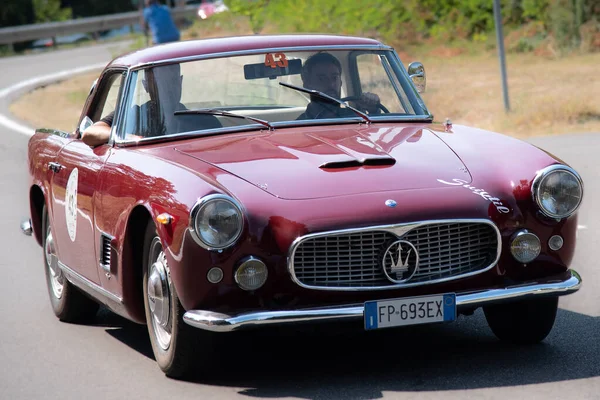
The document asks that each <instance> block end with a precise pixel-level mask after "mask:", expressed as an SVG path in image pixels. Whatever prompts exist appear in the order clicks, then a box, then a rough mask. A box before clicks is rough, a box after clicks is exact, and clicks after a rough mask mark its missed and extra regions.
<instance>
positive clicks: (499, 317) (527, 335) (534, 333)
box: [483, 297, 558, 344]
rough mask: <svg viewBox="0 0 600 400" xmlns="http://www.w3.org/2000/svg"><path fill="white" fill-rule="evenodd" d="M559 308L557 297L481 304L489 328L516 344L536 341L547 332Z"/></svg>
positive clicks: (550, 328) (546, 334) (539, 340)
mask: <svg viewBox="0 0 600 400" xmlns="http://www.w3.org/2000/svg"><path fill="white" fill-rule="evenodd" d="M557 310H558V297H547V298H541V299H535V300H524V301H519V302H515V303H507V304H498V305H493V306H487V307H484V308H483V311H484V313H485V318H486V319H487V322H488V324H489V326H490V328H491V329H492V332H494V334H495V335H496V336H497V337H498V339H500V340H504V341H507V342H512V343H516V344H534V343H539V342H541V341H542V340H544V339H545V338H546V336H548V334H549V333H550V331H551V330H552V327H553V326H554V320H555V319H556V311H557Z"/></svg>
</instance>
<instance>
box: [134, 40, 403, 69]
mask: <svg viewBox="0 0 600 400" xmlns="http://www.w3.org/2000/svg"><path fill="white" fill-rule="evenodd" d="M323 50H331V51H336V50H373V51H393V48H392V47H390V46H386V45H370V44H368V45H336V46H327V45H321V46H292V47H289V46H288V47H261V48H259V49H249V50H236V51H224V52H220V53H210V54H199V55H195V56H188V57H174V58H168V59H164V60H161V61H151V62H147V63H141V64H136V65H134V66H132V67H131V68H130V70H132V71H137V70H139V69H143V68H148V67H156V66H159V65H167V64H175V63H182V62H188V61H198V60H208V59H211V58H222V57H237V56H251V55H255V54H262V53H264V52H269V53H280V52H286V51H289V52H292V51H323Z"/></svg>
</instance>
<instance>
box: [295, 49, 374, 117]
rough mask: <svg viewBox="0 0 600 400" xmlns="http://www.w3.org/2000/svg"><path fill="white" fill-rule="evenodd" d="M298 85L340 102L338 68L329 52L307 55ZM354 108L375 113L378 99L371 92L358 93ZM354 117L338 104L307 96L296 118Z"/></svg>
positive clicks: (340, 86)
mask: <svg viewBox="0 0 600 400" xmlns="http://www.w3.org/2000/svg"><path fill="white" fill-rule="evenodd" d="M301 76H302V83H303V85H304V87H305V88H307V89H312V90H318V91H319V92H323V93H325V94H327V95H329V96H331V97H335V98H336V99H340V96H341V90H342V65H341V64H340V62H339V60H338V59H337V58H336V57H334V56H333V55H331V54H329V53H316V54H313V55H312V56H310V57H309V58H308V59H307V60H306V62H305V63H304V66H303V67H302V73H301ZM354 104H355V108H357V109H359V110H361V111H363V112H364V111H366V112H367V113H369V114H373V113H377V112H378V109H377V106H378V104H379V96H377V95H376V94H374V93H362V94H361V95H360V96H359V98H358V99H356V100H354ZM353 116H356V114H354V112H352V111H351V110H349V109H347V108H341V107H340V106H339V104H335V103H332V102H330V101H327V100H324V99H320V98H317V97H315V96H311V101H310V103H308V105H307V106H306V111H305V112H304V113H302V114H301V115H300V116H299V117H298V119H324V118H340V117H353Z"/></svg>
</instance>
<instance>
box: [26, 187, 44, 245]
mask: <svg viewBox="0 0 600 400" xmlns="http://www.w3.org/2000/svg"><path fill="white" fill-rule="evenodd" d="M45 204H46V197H45V196H44V192H43V191H42V189H41V188H40V187H39V186H37V185H33V186H32V187H31V189H30V190H29V213H30V215H31V225H32V227H33V235H34V237H35V240H36V242H37V243H38V244H39V245H40V246H41V245H42V218H43V215H42V214H43V210H44V205H45Z"/></svg>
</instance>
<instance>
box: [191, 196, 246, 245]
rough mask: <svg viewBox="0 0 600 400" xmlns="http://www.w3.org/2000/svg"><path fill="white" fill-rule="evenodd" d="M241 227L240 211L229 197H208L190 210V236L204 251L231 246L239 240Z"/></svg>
mask: <svg viewBox="0 0 600 400" xmlns="http://www.w3.org/2000/svg"><path fill="white" fill-rule="evenodd" d="M243 227H244V218H243V215H242V209H241V207H240V206H239V205H238V203H237V202H236V201H235V200H233V199H232V198H231V197H229V196H225V195H222V194H213V195H209V196H206V197H203V198H202V199H200V200H199V201H198V202H197V203H196V205H195V206H194V207H193V208H192V213H191V218H190V228H191V231H192V236H193V237H194V239H195V240H196V242H197V243H198V244H199V245H200V246H202V247H204V248H205V249H208V250H221V249H224V248H226V247H229V246H231V245H232V244H234V243H235V242H236V241H237V240H238V239H239V237H240V235H241V234H242V229H243Z"/></svg>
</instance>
